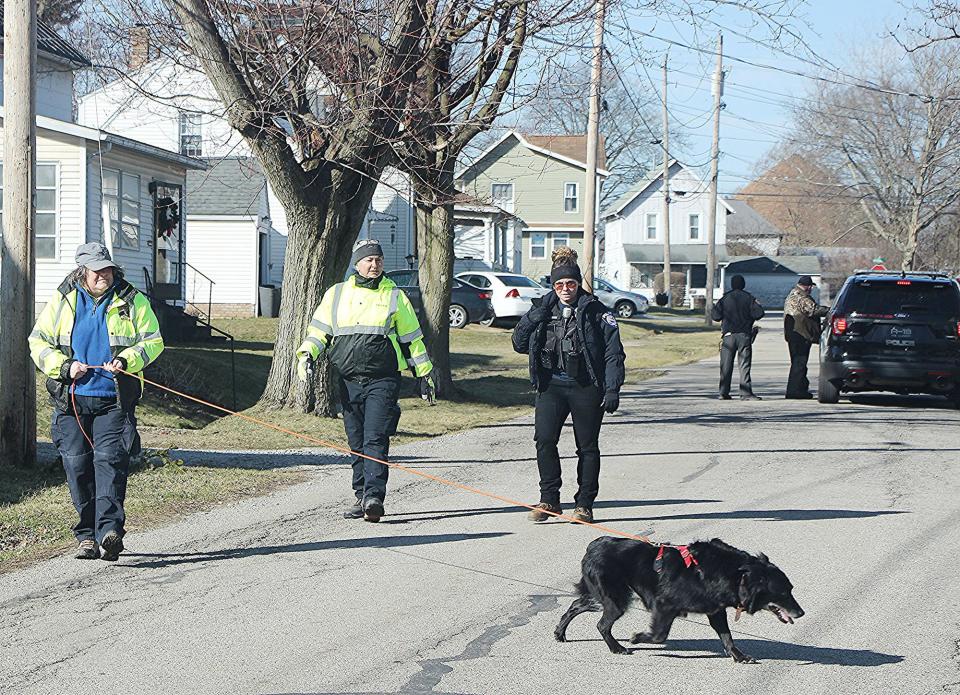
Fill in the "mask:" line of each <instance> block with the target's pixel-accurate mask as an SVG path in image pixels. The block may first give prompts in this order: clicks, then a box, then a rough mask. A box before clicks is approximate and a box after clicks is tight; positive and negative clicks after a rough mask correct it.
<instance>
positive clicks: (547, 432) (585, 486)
mask: <svg viewBox="0 0 960 695" xmlns="http://www.w3.org/2000/svg"><path fill="white" fill-rule="evenodd" d="M602 401H603V396H602V394H601V393H600V390H599V389H598V388H597V387H595V386H593V385H590V386H580V385H579V384H577V383H576V382H573V381H559V380H557V379H553V380H551V381H550V384H549V385H548V386H547V388H546V390H545V391H542V392H540V393H538V394H537V406H536V414H535V424H534V440H535V441H536V443H537V468H538V469H539V471H540V501H541V502H547V503H548V504H554V505H559V504H560V485H561V483H562V480H561V471H560V453H559V451H558V450H557V443H558V442H559V441H560V431H561V429H562V428H563V423H564V422H566V420H567V416H568V415H572V416H573V437H574V440H575V441H576V443H577V494H576V496H574V498H573V499H574V502H575V503H576V505H577V506H578V507H588V508H592V507H593V502H594V500H596V499H597V493H598V492H599V491H600V444H599V439H600V425H601V424H602V422H603V410H602V409H601V407H600V403H601V402H602Z"/></svg>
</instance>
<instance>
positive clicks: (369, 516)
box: [363, 497, 383, 524]
mask: <svg viewBox="0 0 960 695" xmlns="http://www.w3.org/2000/svg"><path fill="white" fill-rule="evenodd" d="M381 516H383V502H382V501H380V500H379V499H377V498H376V497H371V498H370V499H368V500H367V502H366V504H364V505H363V520H364V521H369V522H370V523H372V524H375V523H377V522H378V521H380V517H381Z"/></svg>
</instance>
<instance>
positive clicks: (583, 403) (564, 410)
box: [513, 247, 625, 522]
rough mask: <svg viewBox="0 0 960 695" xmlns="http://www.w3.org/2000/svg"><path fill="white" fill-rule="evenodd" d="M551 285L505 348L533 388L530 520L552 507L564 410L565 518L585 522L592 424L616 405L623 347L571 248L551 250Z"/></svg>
mask: <svg viewBox="0 0 960 695" xmlns="http://www.w3.org/2000/svg"><path fill="white" fill-rule="evenodd" d="M553 263H554V267H553V270H552V271H551V273H550V282H551V285H552V286H553V292H551V293H549V294H547V295H545V296H544V297H542V298H540V299H535V300H534V301H533V307H531V309H530V310H529V311H528V312H527V313H526V314H525V315H524V316H523V317H522V318H521V319H520V322H519V323H518V324H517V327H516V328H515V329H514V331H513V349H514V350H516V351H517V352H519V353H527V355H528V356H529V360H530V381H531V383H532V384H533V386H534V388H535V389H536V391H537V401H536V416H535V425H534V441H536V443H537V468H538V469H539V473H540V503H539V504H538V505H537V506H536V508H535V509H534V510H533V511H531V512H530V519H531V520H532V521H546V520H547V519H549V518H550V517H551V516H552V515H553V514H559V513H560V486H561V482H562V480H561V470H560V454H559V452H558V450H557V443H558V442H559V441H560V431H561V429H562V428H563V423H564V422H565V421H566V419H567V416H568V415H572V416H573V434H574V438H575V440H576V443H577V485H578V489H577V493H576V496H575V497H574V503H575V509H574V511H573V517H574V518H575V519H578V520H580V521H587V522H590V521H593V503H594V501H595V500H596V498H597V494H598V492H599V490H600V446H599V438H600V425H601V424H602V422H603V414H604V412H606V413H614V412H616V410H617V408H618V407H619V405H620V387H621V386H623V379H624V368H623V362H624V357H625V356H624V353H623V345H622V344H621V342H620V331H619V328H618V327H617V321H616V319H615V318H614V316H613V314H611V313H610V312H609V311H608V310H607V308H606V307H605V306H604V305H603V304H601V303H600V301H599V300H598V299H597V298H596V297H595V296H593V295H592V294H590V293H589V292H586V291H585V290H584V289H583V288H582V287H581V283H582V278H581V274H580V268H579V267H578V266H577V264H576V253H575V252H574V251H573V250H572V249H569V248H567V247H561V248H559V249H557V250H556V251H554V254H553Z"/></svg>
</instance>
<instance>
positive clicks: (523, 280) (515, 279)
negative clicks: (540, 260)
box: [496, 275, 541, 289]
mask: <svg viewBox="0 0 960 695" xmlns="http://www.w3.org/2000/svg"><path fill="white" fill-rule="evenodd" d="M496 277H497V280H499V281H500V282H502V283H503V284H504V285H506V286H507V287H536V288H537V289H541V287H540V285H538V284H537V283H535V282H534V281H533V280H531V279H530V278H528V277H527V276H526V275H497V276H496Z"/></svg>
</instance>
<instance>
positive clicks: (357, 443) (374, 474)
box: [340, 373, 400, 502]
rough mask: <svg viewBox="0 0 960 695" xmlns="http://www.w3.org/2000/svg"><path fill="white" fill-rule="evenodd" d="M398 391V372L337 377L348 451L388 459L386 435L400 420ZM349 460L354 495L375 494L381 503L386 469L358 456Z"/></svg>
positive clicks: (391, 432) (367, 496) (384, 493)
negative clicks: (362, 377)
mask: <svg viewBox="0 0 960 695" xmlns="http://www.w3.org/2000/svg"><path fill="white" fill-rule="evenodd" d="M399 394H400V374H399V373H398V374H397V375H396V376H393V377H387V378H384V379H369V380H364V381H362V382H361V381H351V380H349V379H343V378H341V379H340V404H341V405H342V406H343V428H344V430H346V433H347V441H348V442H349V443H350V449H351V451H356V452H359V453H362V454H366V455H367V456H372V457H373V458H377V459H380V460H381V461H387V460H389V459H388V458H387V457H388V456H389V455H390V435H392V434H395V433H396V430H397V422H398V421H399V419H400V406H399V405H398V404H397V398H398V396H399ZM352 463H353V492H354V494H355V495H356V496H357V497H359V498H361V499H370V498H373V497H376V498H377V499H379V500H380V501H381V502H382V501H383V499H384V498H385V497H386V495H387V477H388V476H389V473H390V469H389V468H388V467H387V466H384V465H383V464H382V463H377V462H376V461H371V460H370V459H366V458H363V457H362V456H354V457H353V462H352Z"/></svg>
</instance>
